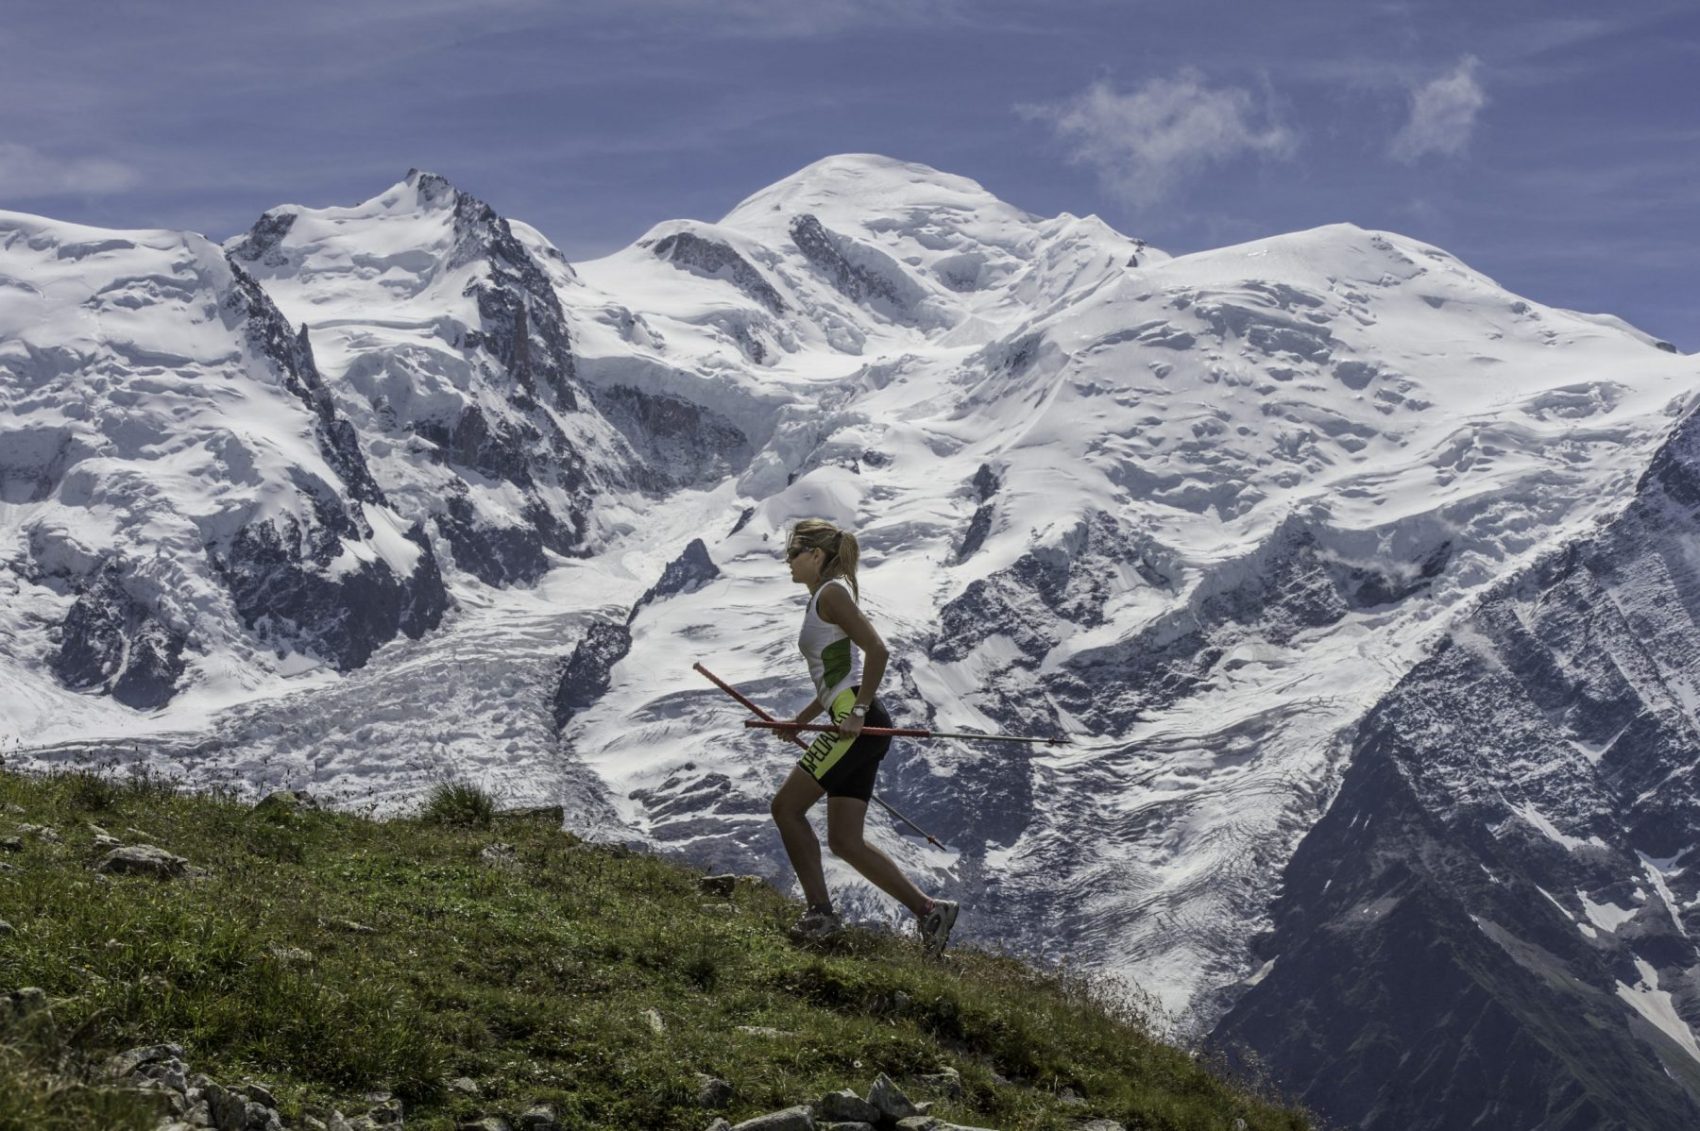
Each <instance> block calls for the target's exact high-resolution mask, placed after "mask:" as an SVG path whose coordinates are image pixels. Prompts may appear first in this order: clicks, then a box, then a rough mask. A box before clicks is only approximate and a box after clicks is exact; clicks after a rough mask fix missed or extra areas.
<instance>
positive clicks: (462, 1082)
mask: <svg viewBox="0 0 1700 1131" xmlns="http://www.w3.org/2000/svg"><path fill="white" fill-rule="evenodd" d="M449 1091H451V1092H459V1093H460V1094H461V1095H464V1096H476V1095H478V1092H479V1089H478V1081H476V1080H474V1079H472V1077H470V1076H456V1077H455V1078H454V1079H453V1080H450V1081H449Z"/></svg>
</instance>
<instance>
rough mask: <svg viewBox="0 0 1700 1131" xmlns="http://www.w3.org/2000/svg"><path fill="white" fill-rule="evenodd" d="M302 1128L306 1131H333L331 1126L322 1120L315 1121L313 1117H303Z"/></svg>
mask: <svg viewBox="0 0 1700 1131" xmlns="http://www.w3.org/2000/svg"><path fill="white" fill-rule="evenodd" d="M301 1126H302V1127H303V1128H304V1129H305V1131H331V1126H330V1124H328V1123H326V1122H325V1121H324V1120H322V1119H315V1118H313V1117H312V1116H311V1115H303V1116H302V1117H301Z"/></svg>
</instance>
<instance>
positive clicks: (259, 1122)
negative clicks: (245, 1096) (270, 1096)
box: [242, 1100, 283, 1131]
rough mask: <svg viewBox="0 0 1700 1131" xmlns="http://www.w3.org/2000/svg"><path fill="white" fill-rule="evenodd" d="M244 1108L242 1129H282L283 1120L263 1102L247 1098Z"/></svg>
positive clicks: (280, 1130) (269, 1130)
mask: <svg viewBox="0 0 1700 1131" xmlns="http://www.w3.org/2000/svg"><path fill="white" fill-rule="evenodd" d="M244 1109H245V1113H244V1119H243V1123H242V1131H283V1120H282V1119H280V1118H279V1117H278V1114H277V1112H275V1111H273V1110H272V1109H271V1108H269V1107H267V1106H266V1105H265V1104H263V1103H260V1102H258V1101H256V1100H249V1101H248V1102H247V1103H246V1104H245V1105H244Z"/></svg>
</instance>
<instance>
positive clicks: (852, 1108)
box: [820, 1088, 880, 1123]
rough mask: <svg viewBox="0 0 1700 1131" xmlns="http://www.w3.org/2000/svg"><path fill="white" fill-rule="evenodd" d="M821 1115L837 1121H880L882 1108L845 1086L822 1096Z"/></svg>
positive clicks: (823, 1117)
mask: <svg viewBox="0 0 1700 1131" xmlns="http://www.w3.org/2000/svg"><path fill="white" fill-rule="evenodd" d="M820 1117H821V1118H822V1119H830V1120H832V1121H834V1122H837V1123H878V1122H879V1121H880V1109H879V1108H877V1107H875V1106H874V1105H873V1104H871V1103H869V1102H868V1101H867V1100H864V1099H863V1098H862V1097H861V1096H858V1095H857V1094H856V1093H855V1092H852V1091H851V1090H850V1089H849V1088H845V1089H843V1090H841V1091H837V1092H828V1093H827V1094H826V1095H824V1096H822V1097H821V1100H820Z"/></svg>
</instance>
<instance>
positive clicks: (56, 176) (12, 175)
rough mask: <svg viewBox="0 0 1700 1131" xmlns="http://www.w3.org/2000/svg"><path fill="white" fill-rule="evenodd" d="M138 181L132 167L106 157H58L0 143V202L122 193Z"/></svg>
mask: <svg viewBox="0 0 1700 1131" xmlns="http://www.w3.org/2000/svg"><path fill="white" fill-rule="evenodd" d="M138 179H139V178H138V176H137V174H136V171H135V170H134V169H132V168H130V166H128V165H125V164H123V163H121V162H118V161H109V160H107V159H106V158H104V157H55V156H53V155H51V154H47V153H43V152H42V151H41V150H39V149H33V148H31V147H30V146H27V145H18V144H15V143H12V142H0V200H4V199H6V198H8V197H15V198H28V197H34V196H55V195H58V194H60V193H93V194H99V193H108V192H122V191H123V190H124V189H127V188H129V187H130V186H131V185H133V184H135V183H136V181H137V180H138Z"/></svg>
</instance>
